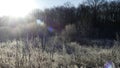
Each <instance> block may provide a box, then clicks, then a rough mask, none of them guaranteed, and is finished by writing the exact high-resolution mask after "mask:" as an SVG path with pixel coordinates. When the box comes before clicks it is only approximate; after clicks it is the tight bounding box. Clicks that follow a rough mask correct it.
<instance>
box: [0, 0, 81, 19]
mask: <svg viewBox="0 0 120 68" xmlns="http://www.w3.org/2000/svg"><path fill="white" fill-rule="evenodd" d="M82 1H83V0H0V16H13V17H25V16H26V15H27V14H28V13H29V12H30V11H32V10H33V9H35V8H39V9H42V10H44V9H45V8H51V7H54V6H60V5H64V3H66V2H71V4H74V5H75V6H77V5H78V4H79V3H81V2H82Z"/></svg>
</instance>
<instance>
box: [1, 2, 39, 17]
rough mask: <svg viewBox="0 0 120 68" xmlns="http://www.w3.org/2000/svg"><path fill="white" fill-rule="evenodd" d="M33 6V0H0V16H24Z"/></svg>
mask: <svg viewBox="0 0 120 68" xmlns="http://www.w3.org/2000/svg"><path fill="white" fill-rule="evenodd" d="M35 8H37V4H36V2H35V0H0V16H12V17H24V16H26V15H27V14H28V13H29V12H30V11H32V10H33V9H35Z"/></svg>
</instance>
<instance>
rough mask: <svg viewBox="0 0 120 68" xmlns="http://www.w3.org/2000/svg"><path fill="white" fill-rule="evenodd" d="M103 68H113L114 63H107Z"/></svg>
mask: <svg viewBox="0 0 120 68" xmlns="http://www.w3.org/2000/svg"><path fill="white" fill-rule="evenodd" d="M104 68H115V66H114V63H113V62H107V63H106V64H105V65H104Z"/></svg>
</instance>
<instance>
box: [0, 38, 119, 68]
mask: <svg viewBox="0 0 120 68" xmlns="http://www.w3.org/2000/svg"><path fill="white" fill-rule="evenodd" d="M35 43H36V44H35ZM35 43H33V41H22V40H21V41H7V42H1V43H0V67H1V68H78V67H86V68H88V67H89V68H90V67H91V68H99V67H101V68H103V66H104V63H105V62H107V61H112V62H114V63H115V65H116V67H117V68H118V67H119V65H120V46H118V45H116V44H115V45H114V46H113V47H112V48H110V49H106V48H102V47H101V48H100V47H99V48H98V47H97V46H94V47H85V46H80V45H79V44H77V43H68V44H67V45H68V46H69V47H72V48H73V50H74V51H73V52H72V53H71V54H68V53H67V49H66V48H65V49H66V50H64V53H63V52H59V51H56V52H53V53H51V52H47V51H43V50H42V47H41V42H38V41H37V42H35ZM36 45H37V46H38V47H35V46H36ZM65 46H66V45H65Z"/></svg>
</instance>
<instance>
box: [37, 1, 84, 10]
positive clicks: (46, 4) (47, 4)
mask: <svg viewBox="0 0 120 68" xmlns="http://www.w3.org/2000/svg"><path fill="white" fill-rule="evenodd" d="M36 2H37V5H38V6H39V8H40V9H44V8H51V7H54V6H60V5H64V3H66V2H71V4H73V5H75V6H78V4H80V3H82V2H83V0H36Z"/></svg>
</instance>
